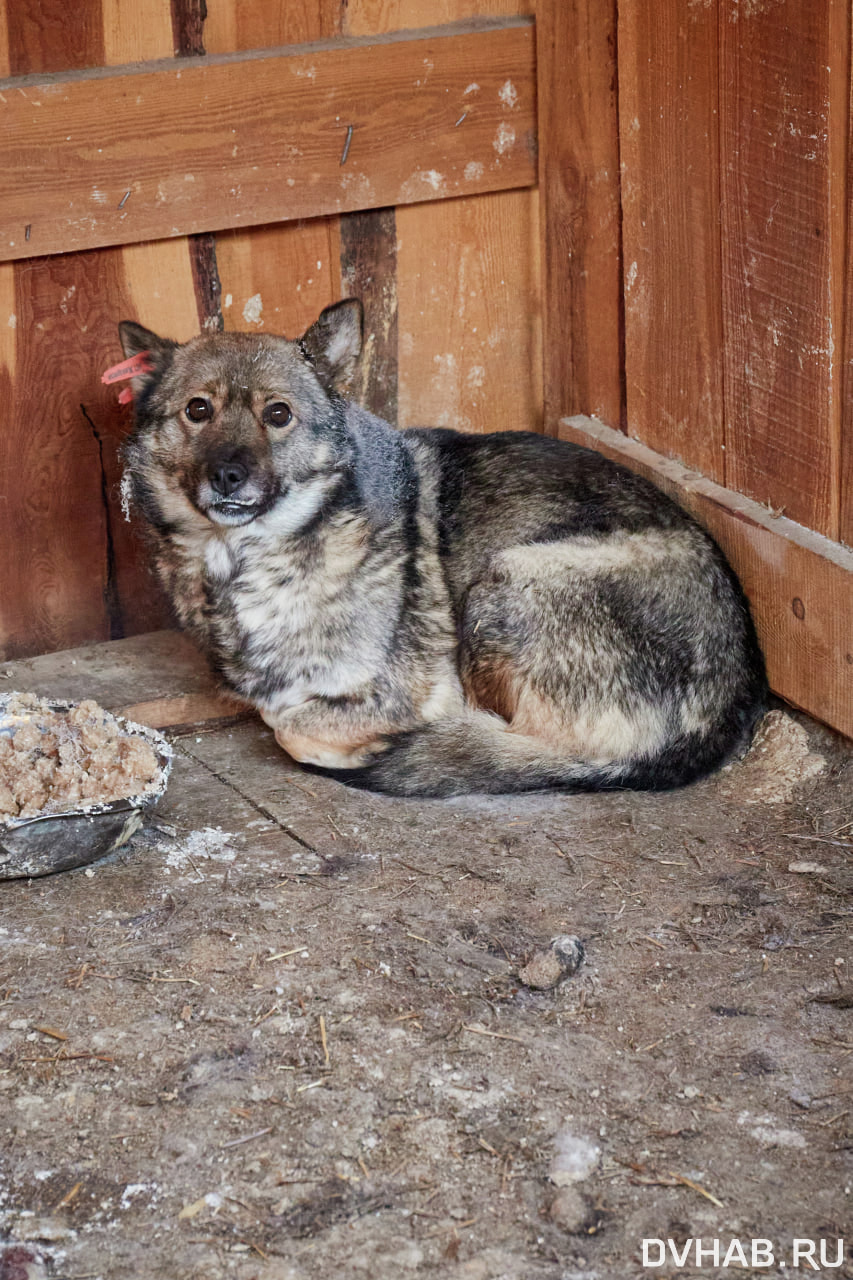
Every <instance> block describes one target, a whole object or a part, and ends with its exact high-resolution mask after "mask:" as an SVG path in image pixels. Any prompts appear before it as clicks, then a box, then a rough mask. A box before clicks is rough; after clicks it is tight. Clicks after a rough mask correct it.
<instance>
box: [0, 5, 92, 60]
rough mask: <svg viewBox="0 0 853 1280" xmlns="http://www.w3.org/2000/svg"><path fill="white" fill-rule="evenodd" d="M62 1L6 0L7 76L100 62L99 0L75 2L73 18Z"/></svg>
mask: <svg viewBox="0 0 853 1280" xmlns="http://www.w3.org/2000/svg"><path fill="white" fill-rule="evenodd" d="M71 16H72V15H69V12H68V6H67V5H66V4H64V3H63V0H39V3H38V4H25V3H22V0H7V5H6V31H7V36H6V39H7V47H8V57H9V71H8V72H7V73H6V74H8V75H13V76H16V75H26V74H27V73H28V72H47V71H68V70H72V69H74V68H80V67H99V66H101V65H102V63H103V26H102V20H101V5H100V2H99V0H81V2H80V3H77V4H75V6H74V12H73V20H72V21H69V18H70V17H71Z"/></svg>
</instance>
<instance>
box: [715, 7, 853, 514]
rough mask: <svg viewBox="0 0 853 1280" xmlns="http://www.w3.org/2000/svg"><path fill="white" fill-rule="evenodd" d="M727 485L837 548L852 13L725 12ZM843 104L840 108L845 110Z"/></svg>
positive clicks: (771, 9) (722, 28)
mask: <svg viewBox="0 0 853 1280" xmlns="http://www.w3.org/2000/svg"><path fill="white" fill-rule="evenodd" d="M720 14H721V22H720V62H721V126H722V148H721V160H722V217H723V240H722V271H723V308H724V310H723V320H724V333H725V352H726V362H725V375H724V377H725V402H726V419H727V426H726V484H727V486H728V487H729V488H734V489H736V490H738V491H739V492H741V493H745V494H747V495H748V496H750V497H753V498H756V499H757V500H758V501H759V502H764V503H769V504H770V505H771V506H773V507H774V508H783V509H784V511H785V514H786V515H787V516H789V517H790V518H791V519H793V520H796V521H797V522H798V523H800V524H804V525H806V526H808V527H809V528H811V529H816V530H817V531H818V532H820V533H824V534H827V535H828V536H829V537H833V538H834V537H837V536H838V527H839V526H838V500H839V492H840V481H839V438H840V413H841V404H840V381H841V380H840V376H839V374H840V368H839V364H840V316H841V299H842V297H843V284H842V281H841V279H840V277H836V271H837V268H838V266H839V265H840V263H839V251H840V245H839V237H840V236H842V235H843V224H842V221H841V218H840V216H839V215H838V213H837V208H836V205H837V202H836V201H835V199H834V189H833V173H832V170H833V164H832V152H833V143H832V142H831V139H833V138H834V136H835V132H834V131H835V130H836V129H837V128H839V127H840V128H843V127H844V125H843V121H841V120H837V119H835V118H834V115H835V113H836V112H837V109H838V108H837V103H838V99H839V96H840V95H839V94H838V92H837V91H835V90H834V89H833V85H834V83H835V82H837V81H838V80H839V78H840V79H841V80H844V79H845V77H846V73H847V60H848V53H847V50H848V47H849V46H848V42H847V41H846V40H844V41H840V42H839V39H838V37H839V32H840V30H841V29H843V28H845V27H846V26H847V24H848V23H849V12H848V10H847V5H846V3H845V0H782V3H777V4H773V5H769V6H768V5H744V4H740V3H737V0H721V6H720ZM834 104H836V105H834Z"/></svg>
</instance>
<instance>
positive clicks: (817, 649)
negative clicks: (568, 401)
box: [560, 417, 853, 737]
mask: <svg viewBox="0 0 853 1280" xmlns="http://www.w3.org/2000/svg"><path fill="white" fill-rule="evenodd" d="M560 437H561V438H562V439H564V440H571V441H574V442H575V443H576V444H581V445H584V446H587V447H590V448H594V449H596V450H597V451H598V452H600V453H603V454H604V455H605V456H606V457H609V458H612V459H613V460H614V461H616V462H621V463H622V464H623V465H624V466H627V467H630V468H631V470H632V471H639V472H640V474H642V475H645V476H646V477H647V478H648V479H650V480H652V481H654V483H655V484H657V485H658V486H659V487H660V488H661V489H663V490H664V491H665V492H667V493H669V494H670V496H671V497H674V498H675V499H676V500H677V501H678V502H679V503H680V504H681V505H682V506H683V507H685V508H686V509H687V510H688V511H690V512H691V514H692V515H694V516H695V517H696V519H697V520H699V521H700V523H701V524H703V525H704V526H705V528H706V529H708V530H709V532H710V533H711V534H713V536H714V538H716V540H717V542H718V543H719V544H720V546H721V547H722V549H723V551H724V552H725V553H726V555H727V556H728V558H729V561H730V562H731V564H732V566H733V568H734V570H735V572H736V573H737V575H738V577H739V578H740V580H741V582H742V584H743V587H744V590H745V591H746V594H747V596H748V597H749V601H750V605H751V607H752V611H753V616H754V618H755V622H756V626H757V628H758V635H759V639H760V641H761V646H762V649H763V650H764V656H765V658H766V660H767V672H768V675H769V677H770V684H771V686H772V688H773V689H774V691H775V692H776V693H778V694H779V695H780V696H781V697H783V698H785V699H787V700H788V701H789V702H792V703H794V705H795V706H798V707H802V708H804V709H805V710H807V711H808V712H809V713H810V714H811V715H814V716H817V718H818V719H820V720H824V721H825V722H826V723H827V724H829V725H831V726H832V727H833V728H835V729H838V730H839V731H840V732H841V733H844V734H847V736H848V737H853V637H851V627H850V620H851V618H853V552H851V551H847V550H845V549H844V548H843V547H840V546H838V544H837V543H834V542H830V541H829V540H828V539H827V538H822V537H820V536H819V535H818V534H815V533H812V532H810V531H809V530H807V529H803V528H802V527H801V526H799V525H797V524H795V523H794V522H793V521H791V520H788V519H786V518H785V517H774V516H773V514H772V512H770V511H769V510H768V509H767V508H766V507H762V506H759V504H758V503H756V502H753V501H751V500H750V499H749V498H744V497H742V496H741V495H740V494H737V493H733V492H731V490H729V489H724V488H722V487H721V486H720V485H718V484H715V483H714V482H713V481H711V480H707V479H705V478H704V477H703V476H700V475H699V474H698V473H697V472H693V471H689V470H688V469H687V468H686V467H683V466H682V465H681V464H680V463H677V462H673V461H671V460H670V459H666V458H663V457H661V456H660V454H657V453H654V452H653V451H652V450H651V449H649V448H647V447H646V446H645V445H643V444H640V443H639V442H637V441H634V440H630V439H627V438H626V437H625V436H623V435H622V434H621V433H620V432H618V431H613V430H611V429H610V428H608V427H605V426H604V425H603V424H602V423H600V422H596V421H594V420H593V419H590V418H582V417H574V418H568V419H564V420H563V421H562V422H561V423H560Z"/></svg>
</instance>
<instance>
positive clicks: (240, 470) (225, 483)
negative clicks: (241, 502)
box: [210, 459, 249, 498]
mask: <svg viewBox="0 0 853 1280" xmlns="http://www.w3.org/2000/svg"><path fill="white" fill-rule="evenodd" d="M248 475H249V468H248V467H247V466H245V465H244V463H242V462H238V461H237V460H236V459H232V460H231V461H229V462H220V463H216V464H215V465H214V466H212V467H211V468H210V485H211V488H212V489H215V490H216V492H217V493H218V494H219V495H220V496H221V497H223V498H230V497H231V495H232V493H235V492H236V491H237V490H238V489H239V488H240V485H241V484H242V483H243V482H244V480H246V479H247V478H248Z"/></svg>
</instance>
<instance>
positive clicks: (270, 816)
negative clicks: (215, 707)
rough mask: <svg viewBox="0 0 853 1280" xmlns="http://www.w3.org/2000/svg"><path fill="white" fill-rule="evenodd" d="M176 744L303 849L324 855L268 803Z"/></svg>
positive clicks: (320, 855) (178, 744)
mask: <svg viewBox="0 0 853 1280" xmlns="http://www.w3.org/2000/svg"><path fill="white" fill-rule="evenodd" d="M174 746H175V749H176V750H177V751H180V753H181V755H182V756H184V758H185V759H187V760H192V761H194V762H195V763H196V764H200V765H201V767H202V768H203V769H206V770H207V772H208V773H209V774H210V775H211V777H214V778H215V779H216V781H217V782H221V783H222V785H223V786H224V787H228V788H229V790H231V791H233V792H234V794H235V795H238V796H239V797H240V799H241V800H243V801H245V803H246V804H248V805H251V807H252V808H253V809H254V810H255V812H256V813H259V814H260V815H261V817H262V818H266V820H267V822H271V823H272V824H273V826H276V827H278V829H279V831H283V832H284V834H285V835H286V836H289V837H290V839H291V840H295V841H296V843H297V844H298V845H301V846H302V848H303V849H307V850H308V852H309V853H314V854H316V855H317V857H318V858H322V857H323V854H322V853H320V851H319V849H315V848H314V846H313V844H309V843H308V841H307V840H304V839H303V838H302V836H300V835H298V834H297V832H295V831H294V830H293V828H292V827H289V826H288V825H287V823H286V822H282V821H281V820H280V819H279V818H277V817H276V816H275V814H274V813H273V812H272V811H271V810H270V809H268V808H267V807H266V805H263V804H261V803H260V802H259V801H258V800H255V799H253V797H252V796H250V795H248V794H247V792H245V791H243V789H242V788H241V787H238V786H237V784H236V783H235V782H232V781H231V779H230V778H226V777H225V776H224V775H223V774H221V773H220V772H219V770H218V769H214V767H213V765H212V764H208V763H207V761H206V760H202V759H201V757H200V756H197V755H196V754H195V752H193V751H190V750H189V749H188V748H187V747H184V746H182V745H181V743H180V742H178V741H175V743H174Z"/></svg>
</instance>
